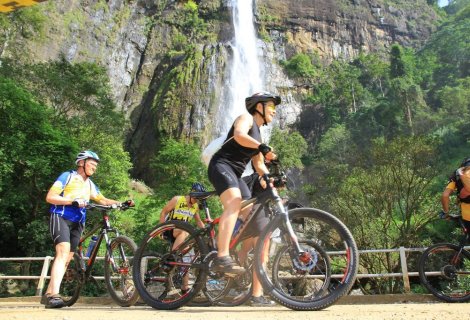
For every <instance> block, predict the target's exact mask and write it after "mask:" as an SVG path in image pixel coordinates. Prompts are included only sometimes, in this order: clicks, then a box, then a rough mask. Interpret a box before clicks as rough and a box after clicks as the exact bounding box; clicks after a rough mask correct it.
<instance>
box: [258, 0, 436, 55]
mask: <svg viewBox="0 0 470 320" xmlns="http://www.w3.org/2000/svg"><path fill="white" fill-rule="evenodd" d="M256 2H257V8H258V10H257V18H258V19H257V20H258V23H259V24H260V26H261V27H262V28H263V29H265V30H266V31H267V32H268V33H269V34H273V33H274V32H275V31H278V32H280V33H281V34H282V40H283V41H282V44H281V45H283V46H284V47H285V50H286V54H287V55H288V56H290V55H292V54H293V53H295V52H299V51H301V52H308V51H317V52H318V53H319V54H320V56H321V57H323V58H324V59H325V60H327V61H331V60H333V59H336V58H344V59H352V58H354V57H355V56H357V54H358V53H359V52H361V51H362V52H365V53H369V52H382V51H384V49H386V48H387V47H388V46H389V45H390V44H391V43H394V42H397V43H400V44H402V45H403V46H412V47H418V46H419V45H420V44H421V43H422V42H423V41H425V40H426V39H427V38H428V37H429V35H430V33H431V32H432V30H433V29H434V28H435V24H436V22H437V19H438V17H437V15H436V13H435V12H434V10H433V8H432V7H430V6H428V5H427V4H426V1H425V0H420V1H404V0H402V1H386V0H382V1H379V0H314V1H312V0H285V1H280V0H257V1H256ZM276 38H278V37H276Z"/></svg>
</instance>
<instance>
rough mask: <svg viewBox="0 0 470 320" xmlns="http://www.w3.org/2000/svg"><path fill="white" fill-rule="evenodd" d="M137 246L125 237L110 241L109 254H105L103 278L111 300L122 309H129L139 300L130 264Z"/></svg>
mask: <svg viewBox="0 0 470 320" xmlns="http://www.w3.org/2000/svg"><path fill="white" fill-rule="evenodd" d="M136 251H137V245H136V244H135V243H134V241H132V240H131V239H130V238H128V237H126V236H119V237H116V238H115V239H113V241H111V254H109V253H107V254H106V259H105V269H104V276H105V281H106V287H107V288H108V292H109V294H110V296H111V298H113V300H114V301H115V302H116V303H117V304H118V305H120V306H122V307H130V306H132V305H134V304H135V303H136V302H137V300H138V299H139V294H138V292H137V289H136V288H135V285H134V280H133V279H132V262H133V257H134V254H135V252H136Z"/></svg>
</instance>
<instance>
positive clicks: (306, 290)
mask: <svg viewBox="0 0 470 320" xmlns="http://www.w3.org/2000/svg"><path fill="white" fill-rule="evenodd" d="M299 245H300V247H301V248H302V250H303V251H305V252H308V253H309V254H310V255H311V257H312V262H311V265H305V266H303V269H304V270H301V269H300V270H298V272H295V277H296V279H295V281H292V279H293V273H292V270H293V269H292V267H293V265H292V258H291V257H292V255H294V254H295V253H294V252H292V247H291V246H288V245H281V247H280V248H279V250H277V254H276V256H275V257H274V260H273V264H272V275H273V281H274V283H276V284H277V286H278V289H279V290H282V291H283V292H286V293H288V294H289V295H290V296H295V297H300V296H304V295H306V294H307V295H309V296H310V297H318V298H320V297H323V296H324V295H326V294H327V292H328V290H329V286H330V281H331V265H330V259H329V257H328V254H327V253H326V252H325V251H324V250H323V249H322V247H321V246H319V245H318V244H316V243H315V242H314V241H310V240H300V241H299ZM294 267H297V268H301V267H300V266H294ZM302 271H303V272H302ZM310 297H309V298H310Z"/></svg>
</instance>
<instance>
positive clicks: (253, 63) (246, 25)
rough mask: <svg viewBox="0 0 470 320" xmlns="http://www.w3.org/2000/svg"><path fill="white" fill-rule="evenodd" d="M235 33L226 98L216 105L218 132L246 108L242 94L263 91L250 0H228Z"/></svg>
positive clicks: (228, 127)
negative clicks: (217, 108) (221, 119)
mask: <svg viewBox="0 0 470 320" xmlns="http://www.w3.org/2000/svg"><path fill="white" fill-rule="evenodd" d="M230 6H231V7H232V17H233V26H234V30H235V37H234V39H233V42H232V44H231V46H232V50H233V56H232V64H231V67H230V77H229V83H228V84H227V86H226V88H224V90H226V91H227V92H226V94H225V95H224V96H225V97H226V99H224V100H225V101H223V102H222V105H221V107H220V109H219V114H220V116H219V118H220V117H222V118H223V121H222V123H220V129H221V132H227V131H228V130H229V129H230V126H231V125H232V123H233V121H234V120H235V118H236V117H237V116H239V115H240V114H242V113H243V112H245V98H246V97H248V96H249V95H251V94H253V93H255V92H258V91H262V90H263V88H264V83H263V80H262V76H261V74H262V70H261V66H260V63H259V49H258V45H257V42H258V39H257V38H256V32H255V27H254V24H253V0H230Z"/></svg>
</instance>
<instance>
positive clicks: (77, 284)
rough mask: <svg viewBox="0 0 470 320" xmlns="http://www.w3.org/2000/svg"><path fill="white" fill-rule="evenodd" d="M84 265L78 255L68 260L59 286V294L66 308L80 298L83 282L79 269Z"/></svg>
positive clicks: (83, 274) (81, 270)
mask: <svg viewBox="0 0 470 320" xmlns="http://www.w3.org/2000/svg"><path fill="white" fill-rule="evenodd" d="M84 263H85V262H84V261H83V260H82V259H81V258H80V256H79V255H78V253H74V255H73V258H72V259H71V260H70V262H69V264H68V266H67V269H66V270H65V273H64V277H63V278H62V282H61V284H60V289H59V294H60V296H61V297H62V300H63V301H64V305H65V306H66V307H70V306H72V305H74V304H75V302H77V300H78V298H79V296H80V291H81V289H82V287H83V283H84V282H85V273H84V269H82V267H81V266H82V265H84Z"/></svg>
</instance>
